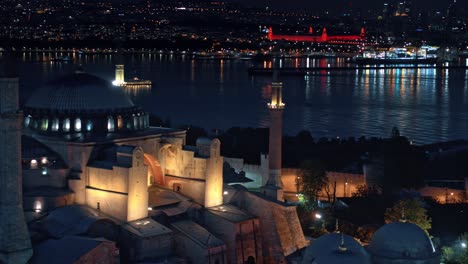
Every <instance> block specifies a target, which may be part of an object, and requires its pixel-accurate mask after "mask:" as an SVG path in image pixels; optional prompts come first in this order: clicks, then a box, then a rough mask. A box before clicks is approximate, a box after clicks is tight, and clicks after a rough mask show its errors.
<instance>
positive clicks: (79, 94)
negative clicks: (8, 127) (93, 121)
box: [26, 71, 134, 111]
mask: <svg viewBox="0 0 468 264" xmlns="http://www.w3.org/2000/svg"><path fill="white" fill-rule="evenodd" d="M26 107H27V108H35V109H48V110H57V111H84V110H103V109H109V110H113V109H123V108H132V107H134V104H133V103H132V101H131V100H130V98H128V97H127V95H125V93H124V92H123V91H122V89H121V88H120V87H117V86H112V85H111V84H110V83H109V82H107V81H105V80H103V79H101V78H99V77H97V76H94V75H91V74H87V73H84V72H82V71H77V72H75V73H73V74H68V75H65V76H62V77H60V78H58V79H56V80H52V81H50V82H48V83H47V84H46V85H45V86H44V87H42V88H41V89H39V90H38V91H36V92H35V93H34V94H33V95H32V96H31V97H30V98H29V100H28V101H27V102H26Z"/></svg>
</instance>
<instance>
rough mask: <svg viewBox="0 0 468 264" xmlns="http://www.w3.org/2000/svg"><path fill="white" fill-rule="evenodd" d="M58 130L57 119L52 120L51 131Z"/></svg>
mask: <svg viewBox="0 0 468 264" xmlns="http://www.w3.org/2000/svg"><path fill="white" fill-rule="evenodd" d="M58 129H59V120H58V118H54V119H53V120H52V131H58Z"/></svg>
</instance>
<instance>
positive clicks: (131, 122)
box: [24, 114, 149, 132]
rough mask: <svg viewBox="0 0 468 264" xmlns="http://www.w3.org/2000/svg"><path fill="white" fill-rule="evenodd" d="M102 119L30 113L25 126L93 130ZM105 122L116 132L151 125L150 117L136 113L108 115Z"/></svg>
mask: <svg viewBox="0 0 468 264" xmlns="http://www.w3.org/2000/svg"><path fill="white" fill-rule="evenodd" d="M101 120H102V119H101ZM101 120H99V119H98V120H92V119H88V120H86V121H83V120H82V119H81V118H80V117H77V118H73V119H70V118H68V117H67V118H63V119H59V118H52V119H49V118H48V117H44V118H42V119H34V118H32V117H31V116H30V115H28V116H26V117H25V119H24V126H25V127H28V128H32V129H35V130H41V131H48V130H50V131H52V132H91V131H93V129H95V124H96V122H103V121H104V120H102V121H101ZM104 122H105V123H106V126H105V128H103V129H106V130H107V132H115V131H116V130H122V129H124V128H126V129H130V130H138V129H144V128H147V127H149V117H148V115H145V114H142V115H140V114H137V115H135V114H134V115H132V116H131V117H128V118H123V117H122V116H120V115H119V116H117V117H113V116H108V117H107V118H106V120H105V121H104ZM124 125H125V127H124ZM60 128H61V129H60Z"/></svg>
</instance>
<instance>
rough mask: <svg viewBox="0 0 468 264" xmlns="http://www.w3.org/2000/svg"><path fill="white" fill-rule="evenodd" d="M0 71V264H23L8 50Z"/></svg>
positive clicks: (17, 138) (26, 242)
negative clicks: (2, 68)
mask: <svg viewBox="0 0 468 264" xmlns="http://www.w3.org/2000/svg"><path fill="white" fill-rule="evenodd" d="M5 50H6V52H5V53H4V57H5V59H4V62H5V63H4V67H5V68H4V70H3V72H0V73H1V74H2V76H1V77H0V144H1V150H0V263H26V262H28V260H29V259H30V258H31V256H32V247H31V241H30V239H29V233H28V229H27V227H26V222H25V220H24V212H23V193H22V188H23V186H22V171H21V124H22V120H23V115H22V113H21V112H20V111H19V102H18V101H19V91H18V89H19V85H18V83H19V79H18V75H17V73H16V72H15V65H14V58H11V55H10V54H9V53H10V51H9V49H8V48H6V49H5Z"/></svg>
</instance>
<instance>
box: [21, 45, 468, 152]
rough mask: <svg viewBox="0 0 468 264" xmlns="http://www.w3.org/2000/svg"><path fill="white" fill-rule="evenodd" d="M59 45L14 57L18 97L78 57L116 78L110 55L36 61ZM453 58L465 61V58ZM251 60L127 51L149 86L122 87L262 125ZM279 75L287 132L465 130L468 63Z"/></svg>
mask: <svg viewBox="0 0 468 264" xmlns="http://www.w3.org/2000/svg"><path fill="white" fill-rule="evenodd" d="M54 56H56V55H55V54H49V53H44V54H37V53H33V54H29V53H25V54H23V62H22V63H21V64H20V65H19V68H20V74H21V76H20V77H21V101H22V102H24V101H25V100H26V99H27V97H28V96H29V95H30V94H31V92H32V91H34V90H35V89H36V88H38V87H39V86H40V85H42V84H43V83H45V82H46V81H47V80H50V79H53V78H54V77H57V76H59V75H62V74H65V73H70V72H72V71H73V70H74V69H75V68H76V67H77V64H82V65H83V68H84V69H85V71H87V72H89V73H92V74H95V75H98V76H100V77H102V78H104V79H107V80H109V81H112V80H113V79H114V63H115V62H114V57H113V55H94V56H91V55H87V56H84V55H83V56H78V55H76V56H75V57H74V60H75V62H74V63H51V62H41V61H44V60H47V58H48V57H54ZM458 63H459V64H462V65H465V63H466V62H465V61H464V60H461V61H459V62H458ZM252 64H253V62H252V61H248V60H193V59H190V58H188V57H184V56H182V57H181V56H177V57H176V56H171V55H160V54H153V55H148V54H145V55H132V56H130V55H129V56H126V57H125V67H126V68H125V69H126V78H127V79H130V78H133V77H134V75H135V74H134V72H136V74H137V75H138V77H140V78H141V79H150V80H152V81H153V87H152V88H151V89H142V90H137V91H127V92H128V93H129V94H130V95H131V97H132V99H133V100H134V102H135V103H136V104H138V105H141V106H142V107H143V108H144V109H145V110H146V111H149V112H151V113H153V114H155V115H158V116H160V117H161V118H163V119H166V118H169V119H170V120H171V123H172V126H179V125H185V124H192V125H196V126H201V127H204V128H206V129H214V128H219V129H226V128H229V127H233V126H242V127H248V126H250V127H265V126H268V122H269V121H268V111H267V109H266V103H267V101H268V97H269V92H270V89H269V83H270V81H271V78H270V77H265V76H254V77H252V76H249V75H248V74H247V69H248V68H249V67H250V66H252ZM272 64H273V65H275V64H276V65H281V66H282V67H305V66H307V65H309V66H310V67H312V66H314V65H317V66H323V65H328V64H330V66H334V65H338V66H342V65H346V64H345V60H344V59H309V60H307V59H282V60H281V62H280V61H279V59H277V60H276V61H275V62H272V63H271V64H270V62H259V63H257V66H260V67H271V66H272ZM281 79H282V81H283V83H284V93H283V94H284V102H285V103H286V109H285V112H284V132H285V133H286V134H289V135H295V134H296V133H297V132H299V131H301V130H309V131H310V132H311V133H312V135H313V136H314V137H316V138H318V137H337V136H339V137H348V136H355V137H359V136H376V137H386V136H388V135H389V134H390V131H391V128H392V127H393V126H397V127H398V128H399V129H400V132H401V134H402V135H404V136H407V137H409V138H410V139H411V140H413V141H414V142H415V143H416V144H423V143H432V142H437V141H445V140H452V139H463V138H468V111H467V110H468V71H467V70H465V69H450V70H447V69H393V70H354V69H353V70H349V71H340V72H335V71H331V72H322V73H320V72H317V73H314V75H310V76H308V77H306V78H304V77H300V76H288V77H282V78H281Z"/></svg>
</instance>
